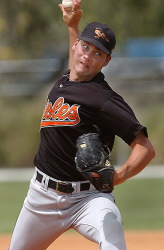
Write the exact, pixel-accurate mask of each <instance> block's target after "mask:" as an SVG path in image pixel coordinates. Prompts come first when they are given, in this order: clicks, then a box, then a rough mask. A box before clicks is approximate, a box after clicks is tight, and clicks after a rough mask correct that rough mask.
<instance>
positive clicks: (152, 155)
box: [149, 145, 156, 161]
mask: <svg viewBox="0 0 164 250" xmlns="http://www.w3.org/2000/svg"><path fill="white" fill-rule="evenodd" d="M155 155H156V153H155V149H154V147H153V146H152V145H151V147H150V148H149V157H150V161H151V160H152V159H153V158H155Z"/></svg>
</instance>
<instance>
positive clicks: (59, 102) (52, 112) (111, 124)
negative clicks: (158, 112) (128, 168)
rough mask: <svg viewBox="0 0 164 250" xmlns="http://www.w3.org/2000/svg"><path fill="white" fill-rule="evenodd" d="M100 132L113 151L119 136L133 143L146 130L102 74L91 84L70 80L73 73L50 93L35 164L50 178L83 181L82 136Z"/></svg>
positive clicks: (104, 141)
mask: <svg viewBox="0 0 164 250" xmlns="http://www.w3.org/2000/svg"><path fill="white" fill-rule="evenodd" d="M97 128H98V130H99V131H100V136H101V140H102V142H103V143H104V144H106V145H107V146H108V147H109V149H110V150H111V151H112V148H113V143H114V139H115V135H117V136H119V137H121V138H122V139H123V140H124V141H125V142H126V143H127V144H129V145H130V144H131V142H132V141H133V139H134V138H135V137H136V136H137V134H138V133H140V132H141V131H143V132H144V133H145V135H146V136H147V132H146V128H145V127H143V126H142V125H141V124H140V123H139V122H138V120H137V119H136V117H135V115H134V113H133V111H132V109H131V108H130V107H129V105H128V104H127V103H126V102H125V101H124V100H123V98H122V97H121V96H120V95H118V94H117V93H116V92H114V91H113V90H112V89H111V87H110V86H109V85H108V83H107V82H106V81H105V80H104V75H103V74H102V73H101V72H100V73H98V74H97V75H96V76H95V77H94V78H93V79H92V80H90V81H87V82H85V81H84V82H74V81H69V71H67V72H66V73H65V74H64V75H62V76H61V78H60V79H58V80H57V82H56V84H55V85H54V87H53V88H52V90H51V91H50V93H49V95H48V99H47V102H46V105H45V109H44V112H43V116H42V119H41V123H40V136H41V139H40V145H39V149H38V152H37V154H36V157H35V159H34V164H35V166H36V167H37V168H39V169H40V170H41V171H43V172H44V173H46V174H47V175H49V176H51V177H53V178H56V179H59V180H63V181H80V180H84V177H83V176H82V175H81V174H80V173H79V172H78V171H77V170H76V167H75V161H74V158H75V154H76V140H77V138H78V136H80V135H82V134H84V133H89V132H96V130H97Z"/></svg>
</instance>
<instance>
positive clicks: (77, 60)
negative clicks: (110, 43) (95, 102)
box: [71, 40, 111, 81]
mask: <svg viewBox="0 0 164 250" xmlns="http://www.w3.org/2000/svg"><path fill="white" fill-rule="evenodd" d="M72 49H73V50H74V68H73V69H71V70H72V71H73V72H72V73H74V75H75V77H76V78H77V79H75V80H78V81H89V80H91V79H92V78H93V77H94V76H95V75H97V73H99V72H100V71H101V69H102V67H104V66H106V65H107V64H108V62H109V61H110V59H111V57H110V56H109V55H107V54H105V53H104V52H102V51H101V50H99V49H98V48H97V47H95V46H94V45H93V44H91V43H88V42H85V41H83V40H80V41H76V42H75V44H74V45H73V47H72Z"/></svg>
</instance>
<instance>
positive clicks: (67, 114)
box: [40, 97, 80, 127]
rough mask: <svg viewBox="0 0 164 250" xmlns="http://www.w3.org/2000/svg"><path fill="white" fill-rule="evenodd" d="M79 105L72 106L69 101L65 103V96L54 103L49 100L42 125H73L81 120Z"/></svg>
mask: <svg viewBox="0 0 164 250" xmlns="http://www.w3.org/2000/svg"><path fill="white" fill-rule="evenodd" d="M79 107H80V106H79V105H77V104H74V105H72V106H71V107H70V105H69V104H68V103H64V98H63V97H59V98H58V99H57V100H56V102H55V103H54V104H53V105H52V103H51V102H50V101H49V100H48V101H47V103H46V105H45V109H44V112H43V116H42V120H41V124H40V126H41V127H50V126H73V125H76V124H78V123H79V122H80V117H79V114H78V109H79Z"/></svg>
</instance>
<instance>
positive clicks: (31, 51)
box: [0, 0, 164, 59]
mask: <svg viewBox="0 0 164 250" xmlns="http://www.w3.org/2000/svg"><path fill="white" fill-rule="evenodd" d="M60 2H61V1H60V0H47V1H45V0H40V1H33V0H1V1H0V59H19V58H39V57H43V56H50V55H49V54H51V52H52V54H53V53H57V52H58V53H59V52H61V53H62V51H63V49H64V52H65V51H66V49H67V45H66V41H67V31H66V27H65V26H64V24H63V20H62V15H61V11H60V9H59V8H58V4H59V3H60ZM162 4H163V0H119V1H116V0H103V1H102V0H93V1H88V0H82V8H83V10H84V15H83V19H82V22H81V28H83V27H84V26H85V25H86V24H87V23H88V22H91V21H100V22H104V23H107V24H108V25H109V26H110V27H112V28H113V29H114V30H115V32H116V35H117V41H118V45H119V46H121V45H122V44H123V43H124V41H125V40H126V39H127V38H129V37H138V36H144V37H145V36H146V37H147V36H163V35H164V30H163V27H164V8H162ZM47 54H48V55H47Z"/></svg>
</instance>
